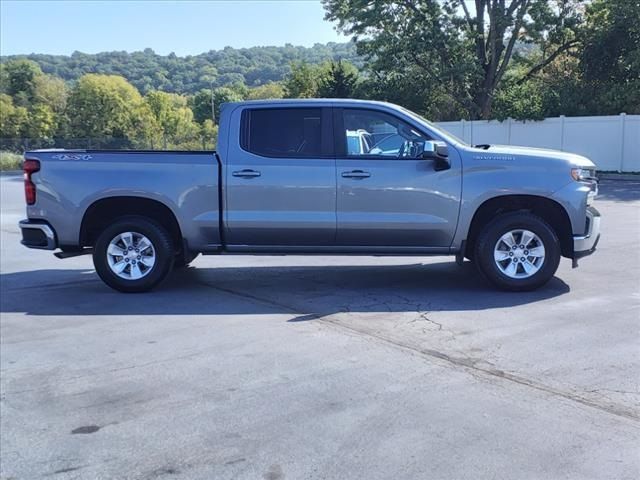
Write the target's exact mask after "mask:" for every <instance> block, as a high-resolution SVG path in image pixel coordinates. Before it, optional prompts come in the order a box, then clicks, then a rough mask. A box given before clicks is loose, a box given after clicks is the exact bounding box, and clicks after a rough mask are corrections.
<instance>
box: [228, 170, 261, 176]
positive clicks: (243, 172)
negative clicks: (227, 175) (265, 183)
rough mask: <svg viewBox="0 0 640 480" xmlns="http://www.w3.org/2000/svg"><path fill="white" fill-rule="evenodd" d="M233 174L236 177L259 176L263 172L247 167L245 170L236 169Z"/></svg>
mask: <svg viewBox="0 0 640 480" xmlns="http://www.w3.org/2000/svg"><path fill="white" fill-rule="evenodd" d="M231 175H233V176H234V177H240V178H253V177H259V176H260V175H261V173H260V172H257V171H256V170H251V169H249V168H245V169H244V170H236V171H235V172H233V173H232V174H231Z"/></svg>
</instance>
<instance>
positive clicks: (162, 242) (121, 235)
mask: <svg viewBox="0 0 640 480" xmlns="http://www.w3.org/2000/svg"><path fill="white" fill-rule="evenodd" d="M174 255H175V254H174V250H173V245H172V242H171V237H170V236H169V234H168V233H167V231H166V230H165V229H164V228H162V227H161V226H160V225H158V224H156V223H155V222H152V221H151V220H149V219H147V218H145V217H124V218H122V219H120V220H117V221H116V222H115V223H113V224H112V225H110V226H109V227H107V228H106V229H104V230H103V232H102V233H101V234H100V235H99V236H98V239H97V240H96V243H95V245H94V249H93V264H94V266H95V268H96V272H97V273H98V275H99V276H100V278H101V279H102V281H104V283H106V284H107V285H109V286H110V287H111V288H114V289H115V290H118V291H121V292H146V291H148V290H151V289H152V288H153V287H155V286H156V285H157V284H159V283H160V282H161V281H162V280H164V278H165V277H166V276H167V274H168V273H169V272H170V271H171V267H172V266H173V261H174Z"/></svg>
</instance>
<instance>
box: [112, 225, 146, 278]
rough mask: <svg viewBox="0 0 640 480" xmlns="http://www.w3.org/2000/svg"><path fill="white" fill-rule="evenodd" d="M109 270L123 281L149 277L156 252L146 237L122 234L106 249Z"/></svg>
mask: <svg viewBox="0 0 640 480" xmlns="http://www.w3.org/2000/svg"><path fill="white" fill-rule="evenodd" d="M107 262H108V263H109V268H110V269H111V271H112V272H113V273H115V274H116V275H117V276H118V277H120V278H123V279H125V280H139V279H141V278H143V277H146V276H147V275H149V272H151V270H153V266H154V265H155V263H156V250H155V248H154V247H153V244H152V243H151V240H149V239H148V238H147V237H145V236H144V235H142V234H141V233H138V232H122V233H120V234H119V235H116V236H115V237H114V238H113V240H111V241H110V242H109V246H108V247H107Z"/></svg>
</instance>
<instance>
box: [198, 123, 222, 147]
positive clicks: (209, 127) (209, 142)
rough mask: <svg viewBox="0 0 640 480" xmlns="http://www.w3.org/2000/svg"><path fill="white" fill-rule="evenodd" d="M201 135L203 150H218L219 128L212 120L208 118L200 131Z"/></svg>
mask: <svg viewBox="0 0 640 480" xmlns="http://www.w3.org/2000/svg"><path fill="white" fill-rule="evenodd" d="M200 135H201V137H202V148H203V149H205V150H206V149H208V148H210V149H212V150H214V149H215V148H216V144H217V143H218V126H217V125H214V124H213V121H212V120H211V119H210V118H207V119H206V120H205V121H204V122H203V124H202V127H201V129H200Z"/></svg>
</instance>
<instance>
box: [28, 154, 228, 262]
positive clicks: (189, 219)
mask: <svg viewBox="0 0 640 480" xmlns="http://www.w3.org/2000/svg"><path fill="white" fill-rule="evenodd" d="M25 159H33V160H38V161H39V162H40V170H39V171H38V172H37V173H35V174H34V175H33V178H34V181H35V183H36V184H37V191H38V194H37V195H38V198H37V202H36V204H35V205H31V206H28V207H27V214H28V217H29V218H30V219H34V220H38V219H42V220H43V221H44V220H46V221H47V222H48V223H49V224H50V225H51V226H52V227H53V230H54V231H55V232H56V235H57V236H58V237H57V243H58V245H59V246H60V247H61V248H64V247H65V246H70V247H74V246H77V245H79V244H81V243H82V239H81V237H82V235H83V234H84V232H83V219H84V217H85V215H86V213H87V212H88V211H90V209H95V208H96V207H97V206H100V205H102V206H104V204H105V202H108V201H110V200H109V199H110V198H113V197H118V198H121V199H124V200H120V201H126V199H129V203H130V204H134V203H136V201H139V200H140V199H142V201H146V203H148V204H152V203H151V202H156V203H159V204H162V205H163V206H165V207H166V208H168V209H169V210H170V212H171V213H172V215H173V216H174V217H175V221H176V222H177V224H178V225H179V227H180V231H181V232H182V236H183V238H188V239H189V242H190V245H188V246H187V247H188V248H190V249H193V250H196V251H203V252H204V251H215V250H216V249H218V248H219V247H220V245H221V241H220V215H221V213H220V208H219V200H220V196H219V188H220V182H219V178H220V177H219V175H220V163H219V159H218V157H217V155H216V152H215V151H172V150H161V151H160V150H84V149H82V150H35V151H30V152H27V153H26V154H25ZM114 208H119V207H118V206H117V205H115V204H114Z"/></svg>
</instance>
